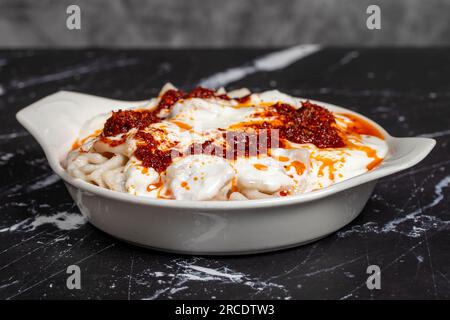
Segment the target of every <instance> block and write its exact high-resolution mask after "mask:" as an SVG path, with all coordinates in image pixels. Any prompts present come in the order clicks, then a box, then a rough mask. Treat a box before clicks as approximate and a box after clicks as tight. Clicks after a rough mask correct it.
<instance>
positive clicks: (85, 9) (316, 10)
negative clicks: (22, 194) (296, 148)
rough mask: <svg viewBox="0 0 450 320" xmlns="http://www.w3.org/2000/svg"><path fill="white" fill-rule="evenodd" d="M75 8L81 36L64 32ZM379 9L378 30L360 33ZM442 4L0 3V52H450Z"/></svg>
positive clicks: (440, 0)
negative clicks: (300, 47)
mask: <svg viewBox="0 0 450 320" xmlns="http://www.w3.org/2000/svg"><path fill="white" fill-rule="evenodd" d="M69 4H77V5H79V6H80V7H81V19H82V21H81V24H82V29H81V30H76V31H70V30H68V29H67V28H66V19H67V14H66V8H67V6H68V5H69ZM370 4H378V5H379V6H380V7H381V17H382V24H381V27H382V29H381V30H368V29H367V27H366V19H367V17H368V15H367V14H366V9H367V6H368V5H370ZM449 14H450V1H448V0H429V1H423V0H382V1H380V0H283V1H273V0H272V1H268V0H226V1H225V0H148V1H144V0H40V1H36V0H0V47H4V48H10V47H11V48H12V47H42V48H47V47H48V48H53V47H86V46H91V47H92V46H100V47H105V46H106V47H152V48H158V47H165V48H181V47H219V48H221V47H266V48H267V47H277V46H287V45H292V44H297V43H319V44H325V45H347V46H348V45H359V46H360V45H370V46H378V45H400V46H401V45H403V46H404V45H414V46H415V45H418V46H426V45H434V46H436V45H449V44H450V22H449V20H450V17H449Z"/></svg>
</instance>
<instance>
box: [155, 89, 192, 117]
mask: <svg viewBox="0 0 450 320" xmlns="http://www.w3.org/2000/svg"><path fill="white" fill-rule="evenodd" d="M184 97H185V94H184V93H183V91H181V90H174V89H172V90H167V91H166V92H165V93H164V94H163V95H162V96H161V99H160V100H159V103H158V107H157V108H156V110H155V113H157V112H159V111H160V110H161V109H170V108H171V107H172V106H173V105H174V104H175V103H177V101H178V100H181V99H183V98H184Z"/></svg>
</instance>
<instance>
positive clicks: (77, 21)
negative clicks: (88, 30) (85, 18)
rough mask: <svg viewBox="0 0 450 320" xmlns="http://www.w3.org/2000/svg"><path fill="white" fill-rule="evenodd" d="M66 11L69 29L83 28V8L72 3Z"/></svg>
mask: <svg viewBox="0 0 450 320" xmlns="http://www.w3.org/2000/svg"><path fill="white" fill-rule="evenodd" d="M66 13H67V14H68V17H67V19H66V27H67V29H69V30H80V29H81V9H80V6H77V5H76V4H71V5H70V6H68V7H67V9H66Z"/></svg>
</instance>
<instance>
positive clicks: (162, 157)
mask: <svg viewBox="0 0 450 320" xmlns="http://www.w3.org/2000/svg"><path fill="white" fill-rule="evenodd" d="M135 138H136V140H138V143H137V145H136V151H135V152H134V156H135V157H136V158H137V159H139V160H141V161H142V165H143V166H144V167H151V168H153V169H155V171H157V172H163V171H165V170H166V169H167V167H168V166H169V165H170V164H171V163H172V152H171V151H170V150H168V151H162V150H159V149H158V145H159V142H158V141H157V140H156V139H155V138H154V137H153V136H152V135H151V134H150V133H148V132H144V131H139V132H137V133H136V135H135Z"/></svg>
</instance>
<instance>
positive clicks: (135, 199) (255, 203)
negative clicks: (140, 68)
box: [16, 91, 436, 211]
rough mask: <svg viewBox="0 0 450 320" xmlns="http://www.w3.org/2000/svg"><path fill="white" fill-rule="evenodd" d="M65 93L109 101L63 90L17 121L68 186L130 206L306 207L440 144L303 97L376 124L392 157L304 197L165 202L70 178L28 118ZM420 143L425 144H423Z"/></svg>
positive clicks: (405, 165)
mask: <svg viewBox="0 0 450 320" xmlns="http://www.w3.org/2000/svg"><path fill="white" fill-rule="evenodd" d="M65 94H69V95H72V94H76V95H82V96H85V97H90V98H100V99H107V98H103V97H98V96H93V95H87V94H81V93H77V92H70V91H59V92H57V93H55V94H52V95H49V96H47V97H44V98H42V99H40V100H38V101H37V102H35V103H33V104H31V105H29V106H27V107H25V108H23V109H21V110H20V111H18V112H17V113H16V118H17V120H18V121H19V123H20V124H21V125H22V126H23V127H25V129H27V131H29V132H30V133H31V135H32V136H33V137H34V138H35V139H36V140H37V142H38V144H39V145H40V146H41V148H42V149H43V151H44V153H45V157H46V159H47V161H48V163H49V165H50V167H51V169H52V170H53V172H54V173H56V174H57V175H58V176H59V177H60V178H61V179H62V180H63V181H64V182H65V183H68V184H70V185H72V186H74V187H76V188H77V189H80V190H83V191H85V192H89V193H91V194H94V195H98V196H101V197H104V198H108V199H112V200H118V201H123V202H127V203H133V204H138V205H146V206H153V207H159V208H166V207H170V208H178V209H198V210H203V209H214V210H230V211H232V210H240V209H257V208H270V207H280V206H288V205H295V204H302V203H307V202H311V201H314V200H319V199H321V198H325V197H328V196H331V195H333V194H336V193H338V192H341V191H345V190H348V189H351V188H353V187H356V186H358V185H361V184H364V183H366V182H370V181H372V180H376V179H379V178H382V177H385V176H387V175H390V174H394V173H396V172H399V171H402V170H404V169H407V168H410V167H412V166H414V165H416V164H417V163H418V162H420V161H421V160H423V159H424V158H425V157H426V156H427V155H428V154H429V152H430V151H431V150H432V149H433V147H434V146H435V144H436V141H435V140H434V139H430V138H421V137H406V138H397V137H393V136H391V135H390V134H389V133H388V132H387V131H386V130H385V129H384V128H383V127H382V126H380V125H379V124H378V123H376V122H375V121H373V120H372V119H370V118H368V117H366V116H364V115H362V114H360V113H358V112H355V111H353V110H350V109H347V108H344V107H340V106H337V105H334V104H331V103H328V102H323V101H318V100H313V99H307V98H302V97H294V98H295V99H300V100H309V101H311V102H312V103H317V104H319V105H321V106H324V107H326V108H331V109H334V110H336V111H338V112H343V113H349V114H352V115H356V116H357V117H360V118H362V119H363V120H365V121H367V122H368V123H369V124H371V125H373V126H374V127H375V128H377V129H378V130H379V131H380V132H381V133H382V134H383V136H384V137H385V141H386V142H387V144H388V156H387V157H386V158H384V159H383V162H382V163H381V164H380V165H379V166H377V167H376V168H374V169H372V170H371V171H368V172H365V173H363V174H361V175H358V176H355V177H352V178H350V179H347V180H344V181H341V182H337V183H334V184H332V185H331V186H328V187H325V188H323V189H319V190H315V191H311V192H307V193H302V194H296V195H290V196H285V197H274V198H266V199H249V200H242V201H224V200H211V201H199V200H176V199H171V200H161V199H153V198H147V197H145V196H136V195H132V194H129V193H125V192H119V191H114V190H110V189H106V188H102V187H99V186H95V185H93V184H90V183H88V182H86V181H84V180H81V179H79V178H73V177H71V176H69V175H68V173H67V172H66V170H65V169H64V168H63V167H62V165H61V163H60V160H59V159H58V155H55V154H54V152H52V151H50V150H49V147H48V145H47V144H46V142H45V141H43V137H42V134H41V132H38V130H37V129H35V127H34V126H33V125H32V119H30V118H29V117H27V113H31V111H32V109H35V108H39V106H41V105H42V104H43V103H46V102H45V101H44V100H45V99H48V98H51V97H55V98H56V97H57V96H58V95H65ZM107 100H110V101H111V102H113V101H115V102H116V103H118V104H119V103H127V104H129V105H130V106H136V105H139V104H140V103H145V101H120V100H111V99H107ZM48 102H49V103H53V102H54V101H53V102H52V101H48ZM114 109H115V108H111V110H114ZM413 140H414V141H416V146H415V147H414V148H413V150H412V151H410V152H409V153H408V154H406V155H404V156H403V157H402V158H405V159H404V160H406V161H399V160H401V159H402V158H400V159H396V160H394V162H395V163H389V162H386V160H389V158H391V157H393V155H394V154H393V152H395V151H394V150H393V144H398V143H408V142H407V141H411V142H412V141H413ZM419 141H420V142H421V143H419ZM417 144H421V145H422V146H423V147H424V148H422V150H419V149H418V148H417Z"/></svg>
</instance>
